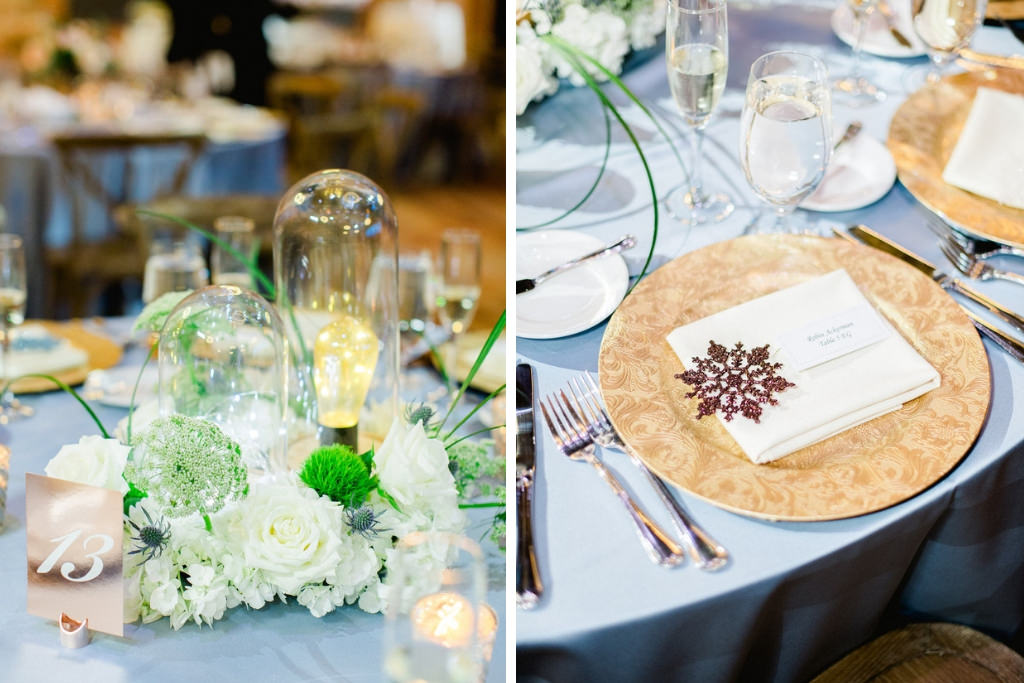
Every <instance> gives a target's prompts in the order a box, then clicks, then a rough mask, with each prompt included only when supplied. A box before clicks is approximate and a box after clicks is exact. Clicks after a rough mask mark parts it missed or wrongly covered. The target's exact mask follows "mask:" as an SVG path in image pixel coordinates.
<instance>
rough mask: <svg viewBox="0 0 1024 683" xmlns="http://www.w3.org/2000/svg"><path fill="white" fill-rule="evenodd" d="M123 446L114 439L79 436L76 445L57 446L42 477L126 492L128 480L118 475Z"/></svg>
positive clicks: (124, 459) (121, 470) (121, 469)
mask: <svg viewBox="0 0 1024 683" xmlns="http://www.w3.org/2000/svg"><path fill="white" fill-rule="evenodd" d="M130 451H131V449H130V448H128V447H127V446H122V445H121V444H120V443H119V442H118V440H117V439H104V438H103V437H101V436H83V437H82V438H81V439H80V440H79V441H78V443H77V444H69V445H67V446H61V449H60V450H59V451H57V455H55V456H54V457H53V459H52V460H50V462H48V463H47V464H46V468H45V470H44V471H45V472H46V476H48V477H53V478H55V479H65V480H67V481H73V482H76V483H79V484H89V485H91V486H99V487H101V488H106V489H113V490H115V491H120V492H121V493H122V494H125V493H128V482H126V481H125V480H124V477H123V476H122V475H123V474H124V466H125V463H126V462H127V461H128V453H129V452H130Z"/></svg>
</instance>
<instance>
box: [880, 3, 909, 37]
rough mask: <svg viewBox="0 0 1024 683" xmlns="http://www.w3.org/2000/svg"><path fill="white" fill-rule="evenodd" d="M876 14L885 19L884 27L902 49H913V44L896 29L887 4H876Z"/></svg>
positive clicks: (893, 16)
mask: <svg viewBox="0 0 1024 683" xmlns="http://www.w3.org/2000/svg"><path fill="white" fill-rule="evenodd" d="M877 7H878V13H879V14H881V15H882V17H883V18H884V19H885V25H886V26H888V27H889V33H891V34H892V37H893V38H895V39H896V42H897V43H899V44H900V45H902V46H903V47H910V48H912V47H914V46H913V44H912V43H911V42H910V41H909V40H908V39H907V37H906V36H905V35H903V34H902V33H901V32H900V30H899V29H898V28H896V15H895V14H893V11H892V7H889V3H888V2H885V0H882V2H880V3H878V5H877Z"/></svg>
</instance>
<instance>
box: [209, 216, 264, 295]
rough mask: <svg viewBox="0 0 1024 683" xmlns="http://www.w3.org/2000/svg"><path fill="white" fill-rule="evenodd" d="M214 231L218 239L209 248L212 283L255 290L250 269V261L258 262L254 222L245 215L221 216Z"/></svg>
mask: <svg viewBox="0 0 1024 683" xmlns="http://www.w3.org/2000/svg"><path fill="white" fill-rule="evenodd" d="M213 231H214V234H215V235H216V237H217V239H218V240H219V242H217V241H214V243H213V247H212V248H211V249H210V271H211V277H212V281H213V284H215V285H234V286H236V287H244V288H245V289H255V283H254V282H253V277H252V273H251V272H249V266H248V263H249V262H252V261H254V260H255V258H254V257H255V253H254V252H255V249H254V246H255V232H254V231H255V223H253V220H252V219H251V218H246V217H244V216H221V217H220V218H218V219H217V220H215V221H214V222H213ZM226 247H227V248H226ZM239 256H242V257H244V259H245V260H243V259H242V258H239Z"/></svg>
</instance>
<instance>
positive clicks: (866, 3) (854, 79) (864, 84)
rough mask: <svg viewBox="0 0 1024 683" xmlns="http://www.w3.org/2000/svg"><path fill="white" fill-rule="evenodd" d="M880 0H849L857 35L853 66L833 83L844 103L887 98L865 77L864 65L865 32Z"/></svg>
mask: <svg viewBox="0 0 1024 683" xmlns="http://www.w3.org/2000/svg"><path fill="white" fill-rule="evenodd" d="M878 3H879V0H847V4H848V5H849V6H850V9H851V10H853V17H854V23H855V25H856V28H855V30H856V32H857V36H856V38H855V39H854V42H853V68H852V69H851V70H850V73H849V75H847V76H844V77H843V78H840V79H839V80H837V81H836V82H835V83H833V84H832V88H833V89H834V90H835V91H836V95H837V96H838V97H837V99H838V100H839V101H841V102H842V103H843V104H847V105H850V106H853V107H859V106H864V105H868V104H874V103H875V102H880V101H882V100H884V99H885V91H884V90H882V89H881V88H879V87H878V86H877V85H875V84H874V83H872V82H871V81H869V80H868V79H867V78H865V77H864V74H863V73H862V66H863V63H864V60H863V59H861V56H862V55H863V54H864V50H863V47H864V34H865V33H866V32H867V28H868V19H869V18H870V17H871V15H872V14H873V13H874V12H875V10H876V9H877V8H878Z"/></svg>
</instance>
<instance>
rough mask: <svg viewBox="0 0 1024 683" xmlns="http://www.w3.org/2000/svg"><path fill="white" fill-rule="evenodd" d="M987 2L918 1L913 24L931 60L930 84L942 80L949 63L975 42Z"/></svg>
mask: <svg viewBox="0 0 1024 683" xmlns="http://www.w3.org/2000/svg"><path fill="white" fill-rule="evenodd" d="M986 4H987V0H914V2H913V3H912V6H911V10H910V12H911V18H912V21H911V23H912V24H913V26H914V32H915V33H916V34H917V36H918V37H919V38H920V39H921V41H922V42H924V44H925V47H926V48H927V50H928V57H929V59H930V60H931V69H930V70H929V72H928V75H927V77H926V81H927V82H928V83H935V82H936V81H938V80H939V79H940V78H941V77H942V71H943V69H945V67H946V65H947V64H949V63H950V62H952V61H953V60H954V59H956V56H957V54H958V53H959V52H960V50H962V49H963V48H965V47H967V45H968V44H969V43H970V42H971V38H972V37H973V36H974V32H975V31H977V30H978V24H980V23H981V22H982V20H983V19H984V17H985V6H986Z"/></svg>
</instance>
